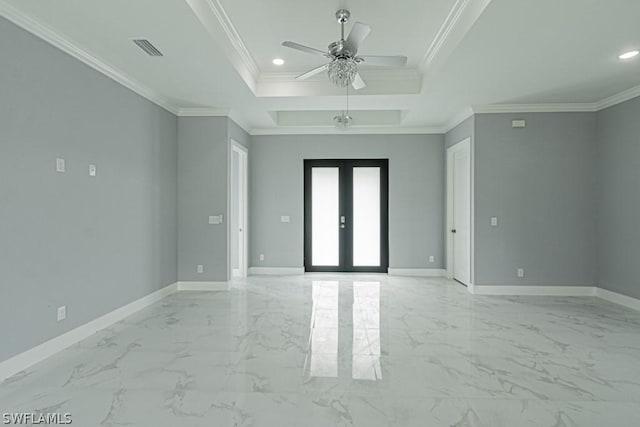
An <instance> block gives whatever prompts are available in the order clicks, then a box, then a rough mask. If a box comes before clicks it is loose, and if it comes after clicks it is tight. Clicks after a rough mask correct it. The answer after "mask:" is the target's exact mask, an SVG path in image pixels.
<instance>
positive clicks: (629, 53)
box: [618, 50, 640, 59]
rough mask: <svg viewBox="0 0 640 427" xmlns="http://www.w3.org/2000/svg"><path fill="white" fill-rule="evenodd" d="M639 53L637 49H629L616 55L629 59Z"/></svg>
mask: <svg viewBox="0 0 640 427" xmlns="http://www.w3.org/2000/svg"><path fill="white" fill-rule="evenodd" d="M639 53H640V51H638V50H630V51H629V52H625V53H623V54H622V55H620V56H618V58H620V59H631V58H633V57H635V56H637V55H638V54H639Z"/></svg>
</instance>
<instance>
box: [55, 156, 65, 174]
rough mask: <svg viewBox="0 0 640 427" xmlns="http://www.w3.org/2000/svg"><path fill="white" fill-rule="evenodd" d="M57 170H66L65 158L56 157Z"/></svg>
mask: <svg viewBox="0 0 640 427" xmlns="http://www.w3.org/2000/svg"><path fill="white" fill-rule="evenodd" d="M56 172H62V173H64V172H66V166H65V162H64V159H56Z"/></svg>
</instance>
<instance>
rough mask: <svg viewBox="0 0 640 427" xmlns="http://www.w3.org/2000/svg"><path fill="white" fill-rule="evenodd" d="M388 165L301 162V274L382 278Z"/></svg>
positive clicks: (376, 162)
mask: <svg viewBox="0 0 640 427" xmlns="http://www.w3.org/2000/svg"><path fill="white" fill-rule="evenodd" d="M388 170H389V161H388V159H362V160H305V161H304V267H305V271H328V272H369V273H374V272H375V273H386V272H387V271H388V267H389V213H388V212H389V171H388Z"/></svg>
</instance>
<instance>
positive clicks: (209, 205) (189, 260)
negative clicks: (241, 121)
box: [178, 117, 251, 281]
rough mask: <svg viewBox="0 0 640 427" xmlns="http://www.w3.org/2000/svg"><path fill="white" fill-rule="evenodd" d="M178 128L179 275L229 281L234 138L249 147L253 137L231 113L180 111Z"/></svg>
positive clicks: (185, 277) (192, 279) (202, 279)
mask: <svg viewBox="0 0 640 427" xmlns="http://www.w3.org/2000/svg"><path fill="white" fill-rule="evenodd" d="M178 134H179V141H180V142H179V150H178V206H179V207H178V211H179V221H178V222H179V225H178V229H179V238H178V254H179V258H178V270H179V271H178V276H179V279H180V280H181V281H225V280H228V279H229V278H230V271H229V261H228V259H229V258H228V248H229V241H230V235H229V233H230V228H231V225H230V218H231V209H230V198H231V196H230V182H229V178H228V172H229V167H230V163H229V153H230V151H231V143H230V140H231V139H234V140H235V141H236V142H238V143H240V144H242V145H244V146H245V147H246V148H249V147H250V145H251V144H250V142H251V138H250V136H249V135H248V134H247V133H246V132H245V131H244V130H242V128H240V127H239V126H238V125H237V124H236V123H234V122H233V121H232V120H230V119H228V118H227V117H180V118H179V119H178ZM220 214H222V215H223V223H222V224H217V225H211V224H209V216H210V215H220ZM198 265H202V266H204V271H203V273H198V272H197V266H198Z"/></svg>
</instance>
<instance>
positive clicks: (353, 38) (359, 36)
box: [346, 22, 371, 54]
mask: <svg viewBox="0 0 640 427" xmlns="http://www.w3.org/2000/svg"><path fill="white" fill-rule="evenodd" d="M370 32H371V27H370V26H368V25H367V24H363V23H362V22H356V23H355V24H353V28H351V32H350V33H349V37H347V41H346V44H347V46H349V47H350V48H351V50H352V51H353V53H354V54H355V53H356V52H357V51H358V48H359V47H360V44H361V43H362V42H363V41H364V39H366V38H367V36H368V35H369V33H370Z"/></svg>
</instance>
